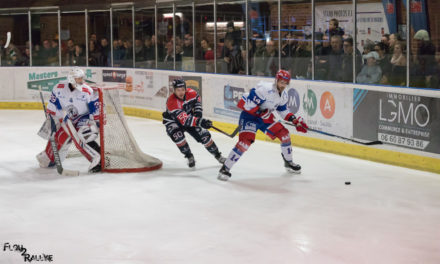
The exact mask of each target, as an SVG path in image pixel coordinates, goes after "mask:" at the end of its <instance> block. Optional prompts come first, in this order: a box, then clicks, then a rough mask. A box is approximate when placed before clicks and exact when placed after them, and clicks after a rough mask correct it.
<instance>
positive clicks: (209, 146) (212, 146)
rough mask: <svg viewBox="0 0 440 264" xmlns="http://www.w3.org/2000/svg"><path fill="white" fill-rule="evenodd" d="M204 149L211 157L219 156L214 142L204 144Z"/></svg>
mask: <svg viewBox="0 0 440 264" xmlns="http://www.w3.org/2000/svg"><path fill="white" fill-rule="evenodd" d="M204 146H205V148H206V150H207V151H209V153H211V154H212V155H214V156H216V155H218V154H219V151H218V147H217V145H216V144H215V143H214V140H212V139H211V140H209V142H208V143H206V144H204Z"/></svg>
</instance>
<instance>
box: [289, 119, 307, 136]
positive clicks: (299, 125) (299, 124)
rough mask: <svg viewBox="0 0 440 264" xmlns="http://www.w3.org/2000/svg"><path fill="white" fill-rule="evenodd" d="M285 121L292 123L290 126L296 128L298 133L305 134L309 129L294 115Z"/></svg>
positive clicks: (302, 120)
mask: <svg viewBox="0 0 440 264" xmlns="http://www.w3.org/2000/svg"><path fill="white" fill-rule="evenodd" d="M287 121H289V122H292V124H293V125H294V126H295V127H296V131H298V132H302V133H307V129H309V127H308V126H307V124H306V123H305V122H304V119H303V118H302V117H300V116H298V117H296V116H295V115H291V116H289V118H288V120H287Z"/></svg>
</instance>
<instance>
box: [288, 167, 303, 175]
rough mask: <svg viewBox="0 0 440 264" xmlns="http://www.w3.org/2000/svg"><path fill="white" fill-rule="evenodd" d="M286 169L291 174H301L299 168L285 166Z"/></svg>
mask: <svg viewBox="0 0 440 264" xmlns="http://www.w3.org/2000/svg"><path fill="white" fill-rule="evenodd" d="M286 171H287V172H290V173H293V174H301V170H293V169H291V168H286Z"/></svg>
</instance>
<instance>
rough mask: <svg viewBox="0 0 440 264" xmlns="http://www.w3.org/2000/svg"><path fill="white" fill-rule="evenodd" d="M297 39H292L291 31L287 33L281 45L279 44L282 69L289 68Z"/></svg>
mask: <svg viewBox="0 0 440 264" xmlns="http://www.w3.org/2000/svg"><path fill="white" fill-rule="evenodd" d="M297 44H298V43H297V41H296V40H295V39H294V36H293V34H292V33H290V32H289V33H287V35H286V36H285V40H283V45H282V46H281V67H282V68H283V69H291V67H292V64H293V63H294V62H293V57H294V56H295V50H296V48H297V46H298V45H297Z"/></svg>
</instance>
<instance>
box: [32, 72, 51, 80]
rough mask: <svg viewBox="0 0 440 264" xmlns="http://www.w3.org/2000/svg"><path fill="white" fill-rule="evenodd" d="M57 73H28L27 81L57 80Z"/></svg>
mask: <svg viewBox="0 0 440 264" xmlns="http://www.w3.org/2000/svg"><path fill="white" fill-rule="evenodd" d="M57 77H58V72H43V73H35V72H32V73H29V81H37V80H45V79H52V78H57Z"/></svg>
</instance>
